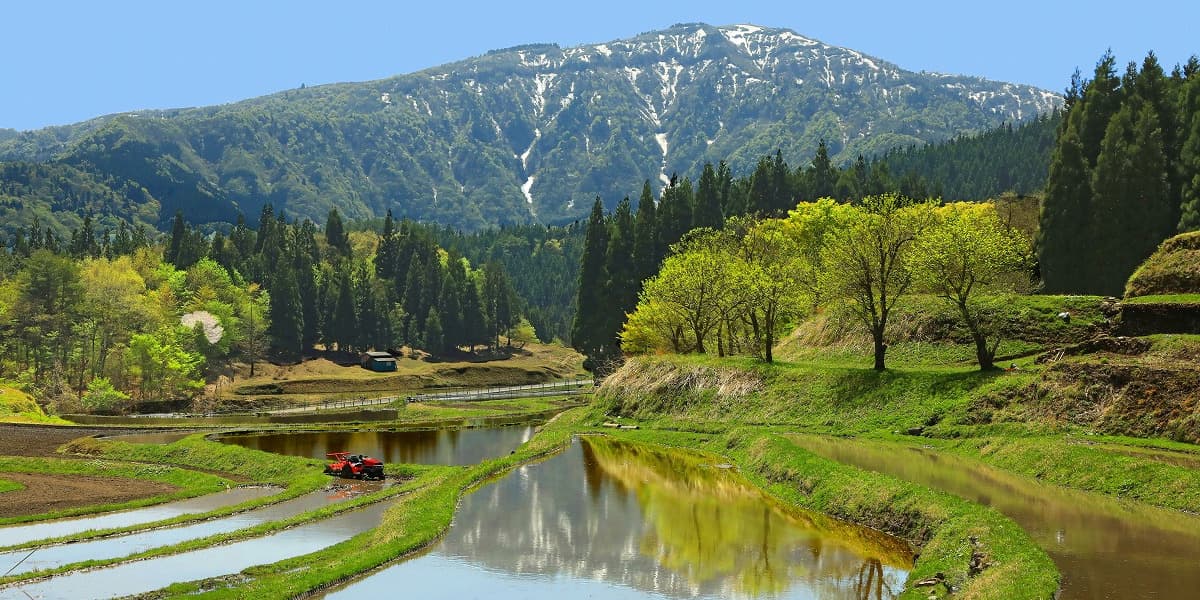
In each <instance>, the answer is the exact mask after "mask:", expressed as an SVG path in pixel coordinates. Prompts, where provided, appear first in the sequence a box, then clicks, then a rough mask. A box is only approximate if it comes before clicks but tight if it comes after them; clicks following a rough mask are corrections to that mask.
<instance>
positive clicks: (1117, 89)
mask: <svg viewBox="0 0 1200 600" xmlns="http://www.w3.org/2000/svg"><path fill="white" fill-rule="evenodd" d="M1116 64H1117V60H1116V58H1114V57H1113V54H1112V51H1111V50H1109V51H1108V52H1105V53H1104V56H1102V57H1100V61H1099V62H1098V63H1096V71H1095V73H1094V74H1093V77H1092V80H1091V81H1090V82H1088V83H1087V84H1086V85H1085V86H1084V89H1083V95H1082V97H1081V98H1080V99H1079V102H1078V103H1077V104H1078V108H1074V107H1073V108H1072V110H1079V111H1080V121H1079V123H1078V129H1079V141H1080V145H1081V146H1082V148H1083V155H1084V157H1085V158H1086V159H1087V165H1088V168H1095V166H1096V160H1097V158H1098V157H1099V156H1100V144H1101V142H1103V141H1104V136H1105V131H1107V129H1108V121H1109V120H1110V119H1112V117H1113V115H1114V114H1116V112H1117V110H1118V109H1119V108H1120V107H1121V80H1120V78H1118V77H1117V71H1116Z"/></svg>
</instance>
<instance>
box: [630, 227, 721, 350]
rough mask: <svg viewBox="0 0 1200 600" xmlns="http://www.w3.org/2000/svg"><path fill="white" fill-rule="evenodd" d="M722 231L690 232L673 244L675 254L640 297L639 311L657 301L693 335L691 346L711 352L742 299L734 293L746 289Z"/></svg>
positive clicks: (702, 230) (659, 305)
mask: <svg viewBox="0 0 1200 600" xmlns="http://www.w3.org/2000/svg"><path fill="white" fill-rule="evenodd" d="M722 235H723V234H722V233H721V232H716V231H713V230H711V229H699V230H695V231H693V232H692V233H691V234H689V237H688V238H687V239H685V240H684V241H682V242H680V243H679V244H677V245H675V246H674V247H673V249H674V254H672V255H671V256H670V257H669V258H667V260H665V261H664V262H663V266H662V269H661V270H660V271H659V272H658V275H656V276H655V277H653V278H651V279H650V280H648V281H646V283H645V285H644V286H643V288H642V293H641V296H640V297H639V301H638V307H639V309H640V308H641V307H642V306H643V305H647V304H652V303H657V305H658V306H657V307H656V310H658V311H661V313H662V316H664V317H667V318H668V319H670V321H671V322H673V323H675V324H678V325H680V326H681V327H682V328H683V330H684V331H686V332H687V333H690V334H691V339H692V341H693V342H694V344H693V345H692V346H691V349H692V350H695V351H696V352H700V353H704V352H706V351H707V349H706V347H705V345H704V343H705V340H707V339H709V336H710V335H711V334H712V333H713V332H714V331H715V330H716V328H717V326H718V325H719V324H720V323H721V320H722V318H723V317H724V316H726V315H727V314H728V313H729V311H730V310H733V308H732V305H733V304H735V303H737V302H739V300H738V297H737V296H736V295H735V294H736V293H738V292H739V291H740V290H742V289H744V288H743V287H742V286H741V285H740V284H739V282H738V280H737V279H738V278H739V277H740V276H741V274H740V273H739V272H738V269H735V268H734V267H733V265H732V262H733V261H731V260H730V259H731V257H732V256H733V254H732V252H730V251H729V250H730V249H729V248H727V247H726V245H725V244H724V242H723V241H721V236H722Z"/></svg>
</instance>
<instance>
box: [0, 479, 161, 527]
mask: <svg viewBox="0 0 1200 600" xmlns="http://www.w3.org/2000/svg"><path fill="white" fill-rule="evenodd" d="M0 479H7V480H9V481H15V482H17V483H19V484H21V485H23V486H25V489H23V490H14V491H11V492H4V493H2V494H0V518H3V517H20V516H24V515H36V514H41V513H46V512H53V511H59V510H66V509H68V508H77V507H80V506H91V505H95V504H112V503H116V502H125V501H128V500H135V499H137V498H145V497H147V496H156V495H158V494H166V493H170V492H173V491H175V489H176V488H175V486H173V485H167V484H165V483H159V482H157V481H144V480H141V479H128V478H124V477H85V476H81V475H41V474H37V473H0Z"/></svg>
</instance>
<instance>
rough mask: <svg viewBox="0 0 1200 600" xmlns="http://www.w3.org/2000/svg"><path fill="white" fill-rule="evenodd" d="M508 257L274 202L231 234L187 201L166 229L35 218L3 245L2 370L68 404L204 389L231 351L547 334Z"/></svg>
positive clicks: (167, 397) (113, 406)
mask: <svg viewBox="0 0 1200 600" xmlns="http://www.w3.org/2000/svg"><path fill="white" fill-rule="evenodd" d="M521 306H522V301H521V299H520V298H519V296H518V295H517V294H516V292H515V291H514V290H513V287H512V285H511V283H510V282H509V279H508V275H507V274H506V272H505V271H504V267H503V266H502V265H501V264H500V263H499V262H497V261H490V262H486V263H485V264H483V265H481V266H479V267H478V268H473V267H472V265H471V264H470V263H469V262H468V261H467V260H466V259H464V258H463V257H462V255H461V254H459V253H458V252H456V251H453V250H451V251H446V250H444V249H442V248H440V247H438V245H437V243H436V242H435V240H434V237H433V236H432V234H431V233H430V232H429V231H428V230H427V228H425V227H422V226H417V225H415V224H413V223H410V222H408V221H401V222H398V223H397V222H395V221H393V220H392V218H391V215H390V214H389V215H388V216H387V218H386V219H385V220H384V222H383V224H382V228H381V231H379V232H375V231H354V232H351V231H349V230H348V228H347V227H346V225H345V224H344V223H343V222H342V219H341V216H340V215H339V213H338V212H337V210H336V209H335V210H332V211H330V213H329V215H328V219H327V221H326V223H325V226H324V228H323V229H320V230H319V229H318V227H317V226H316V224H314V223H313V222H312V221H311V220H308V219H305V220H304V221H303V222H295V221H289V220H288V219H287V218H286V217H285V216H284V215H283V214H282V213H279V214H276V213H275V212H274V210H273V208H272V207H271V205H267V206H266V207H264V209H263V211H262V213H261V215H260V218H259V221H258V225H257V228H253V229H252V228H251V227H249V226H248V224H247V223H246V221H245V220H244V219H240V218H239V220H238V222H237V224H236V225H235V226H234V227H233V229H232V230H231V231H230V233H229V235H228V236H226V235H224V234H221V233H216V234H214V235H210V236H206V235H204V234H203V233H202V232H201V231H200V230H198V229H196V228H194V227H191V226H189V225H188V224H187V223H185V222H184V220H183V218H182V216H178V215H177V216H176V218H175V220H174V222H173V227H172V230H171V233H170V235H169V236H164V237H163V238H162V239H161V241H159V240H155V239H152V238H151V237H150V236H149V235H147V233H146V230H145V229H144V228H141V227H139V228H135V229H130V228H129V227H128V226H126V225H124V223H123V222H122V223H121V224H120V225H118V227H117V228H116V230H115V231H108V230H107V229H106V230H105V231H102V232H97V231H95V229H94V227H93V225H92V221H91V219H90V217H85V218H84V222H83V225H82V226H81V227H80V228H79V229H77V230H75V232H74V233H73V234H72V235H71V236H70V238H69V239H60V238H59V237H57V236H55V235H54V234H53V230H51V229H49V228H39V227H36V226H30V227H29V228H27V229H26V230H24V231H21V232H19V234H18V235H17V236H16V237H15V239H14V240H13V242H12V245H11V248H10V251H9V252H4V253H0V356H2V357H3V358H0V377H4V378H7V379H13V380H16V381H18V382H20V383H23V384H27V385H28V386H30V387H31V388H32V390H33V391H34V392H35V393H36V394H37V395H38V396H39V397H40V398H44V399H47V400H49V401H52V402H54V403H55V404H56V405H57V409H58V410H59V411H60V412H69V411H72V410H78V409H80V408H84V409H88V410H99V411H119V410H125V409H127V408H129V406H130V404H131V403H137V404H139V405H141V406H142V407H145V406H146V404H147V403H148V402H156V401H171V400H179V399H190V398H196V397H199V392H200V391H201V389H202V388H203V387H204V384H205V381H206V380H211V379H212V378H213V377H214V376H216V375H217V374H220V373H222V372H224V369H225V368H226V367H227V366H228V365H229V364H230V362H231V361H234V360H238V361H244V362H247V363H249V364H250V368H251V375H253V372H254V367H255V364H256V363H257V362H260V361H262V360H266V359H271V360H284V361H290V360H295V359H298V358H300V357H301V356H302V355H304V354H308V353H310V352H312V351H313V349H314V348H319V349H322V350H323V351H325V352H330V351H336V352H342V353H345V352H351V351H359V350H367V349H379V350H384V349H388V350H392V351H393V352H399V351H400V350H401V349H402V348H403V347H408V348H410V349H420V350H423V351H425V352H428V353H431V354H435V355H453V354H455V353H460V352H475V350H476V348H477V347H480V346H490V347H492V348H496V347H498V346H499V345H500V344H501V343H502V338H501V336H507V337H508V340H507V342H509V343H510V342H511V341H513V340H514V339H516V340H522V341H532V340H534V339H536V338H535V337H534V333H533V330H532V328H530V327H529V325H528V323H527V322H526V321H524V320H523V319H522V317H521Z"/></svg>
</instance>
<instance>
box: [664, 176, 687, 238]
mask: <svg viewBox="0 0 1200 600" xmlns="http://www.w3.org/2000/svg"><path fill="white" fill-rule="evenodd" d="M691 229H692V183H691V180H689V179H687V178H686V177H685V178H683V179H682V180H680V179H679V178H678V177H672V178H671V183H670V184H669V185H667V187H665V188H663V192H662V198H661V199H660V200H659V203H658V236H659V238H658V244H657V245H658V247H659V249H660V251H661V252H663V253H664V254H665V253H666V252H667V251H668V250H669V248H670V247H671V245H672V244H674V243H675V242H678V241H679V240H680V239H682V238H683V234H685V233H687V232H688V231H691Z"/></svg>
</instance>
